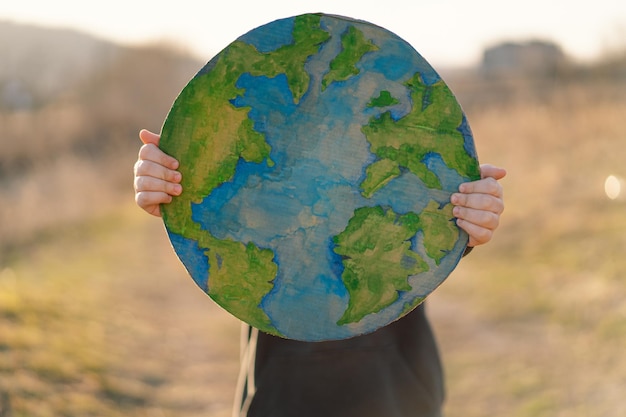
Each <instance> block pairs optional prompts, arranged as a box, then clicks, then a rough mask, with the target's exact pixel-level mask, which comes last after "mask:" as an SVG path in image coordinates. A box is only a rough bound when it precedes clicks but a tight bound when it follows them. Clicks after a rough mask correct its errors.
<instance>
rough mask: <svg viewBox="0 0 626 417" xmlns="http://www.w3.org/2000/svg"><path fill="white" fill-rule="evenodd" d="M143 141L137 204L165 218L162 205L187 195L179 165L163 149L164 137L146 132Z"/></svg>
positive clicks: (136, 180) (141, 137) (154, 214)
mask: <svg viewBox="0 0 626 417" xmlns="http://www.w3.org/2000/svg"><path fill="white" fill-rule="evenodd" d="M139 138H140V139H141V141H142V142H143V146H142V147H141V148H140V149H139V157H138V158H137V162H136V163H135V169H134V173H135V181H134V185H135V202H136V203H137V205H138V206H139V207H141V208H142V209H144V210H145V211H147V212H148V213H150V214H152V215H153V216H157V217H160V216H161V204H167V203H169V202H171V201H172V196H177V195H180V193H181V192H182V191H183V188H182V186H181V185H180V181H181V180H182V175H181V173H180V172H178V171H177V169H178V161H177V160H176V159H174V158H172V157H171V156H169V155H167V154H166V153H164V152H163V151H162V150H161V149H159V140H160V139H161V137H160V136H159V135H158V134H156V133H152V132H150V131H148V130H145V129H142V130H141V131H140V132H139Z"/></svg>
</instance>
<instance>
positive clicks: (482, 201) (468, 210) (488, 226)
mask: <svg viewBox="0 0 626 417" xmlns="http://www.w3.org/2000/svg"><path fill="white" fill-rule="evenodd" d="M480 176H481V179H480V180H477V181H473V182H466V183H463V184H461V185H460V186H459V192H458V193H454V194H452V196H451V197H450V202H451V203H452V204H453V205H454V206H455V207H454V210H453V213H454V216H455V217H456V218H457V221H456V222H457V225H458V226H459V227H460V228H461V229H463V230H465V231H466V232H467V234H468V235H469V243H468V245H467V246H469V247H474V246H478V245H483V244H485V243H487V242H489V241H490V240H491V238H492V237H493V233H494V231H495V230H496V229H497V228H498V225H499V224H500V215H501V214H502V212H503V211H504V200H503V191H502V186H501V185H500V183H499V182H498V180H500V179H502V178H504V177H505V176H506V170H504V169H503V168H498V167H495V166H493V165H481V166H480Z"/></svg>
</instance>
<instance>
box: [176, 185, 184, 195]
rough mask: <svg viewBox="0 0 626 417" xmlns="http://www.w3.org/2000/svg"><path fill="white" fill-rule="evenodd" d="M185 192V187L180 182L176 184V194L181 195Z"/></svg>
mask: <svg viewBox="0 0 626 417" xmlns="http://www.w3.org/2000/svg"><path fill="white" fill-rule="evenodd" d="M182 192H183V187H182V186H181V185H180V184H176V185H174V194H176V195H179V194H180V193H182Z"/></svg>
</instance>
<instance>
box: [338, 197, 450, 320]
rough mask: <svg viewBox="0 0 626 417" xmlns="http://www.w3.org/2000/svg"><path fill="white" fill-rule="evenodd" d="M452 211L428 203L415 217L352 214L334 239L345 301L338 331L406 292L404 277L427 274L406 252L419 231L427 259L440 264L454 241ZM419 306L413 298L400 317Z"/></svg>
mask: <svg viewBox="0 0 626 417" xmlns="http://www.w3.org/2000/svg"><path fill="white" fill-rule="evenodd" d="M452 208H453V206H452V204H445V205H443V206H440V205H439V203H437V202H435V201H432V200H431V201H430V202H429V203H428V205H427V206H426V208H424V210H423V211H422V212H421V213H419V214H416V213H407V214H404V215H398V214H396V213H394V212H393V210H391V209H386V210H385V209H383V208H381V207H363V208H359V209H357V210H355V212H354V216H353V217H352V218H351V219H350V221H349V222H348V226H347V227H346V229H345V230H344V231H342V232H341V233H340V234H338V235H337V236H335V237H334V243H335V245H336V246H335V248H334V251H335V253H337V254H338V255H340V256H341V257H342V259H343V266H344V272H343V274H342V276H341V278H342V281H343V283H344V285H345V286H346V289H347V290H348V294H349V296H350V299H349V301H348V307H347V308H346V311H345V312H344V314H343V316H342V317H341V318H340V319H339V321H338V322H337V324H338V325H344V324H348V323H356V322H358V321H360V320H361V319H362V318H363V317H365V316H366V315H368V314H372V313H376V312H378V311H381V310H382V309H384V308H385V307H388V306H390V305H391V304H393V303H394V302H395V301H396V300H397V299H398V291H410V290H411V286H410V285H409V283H408V279H409V277H411V276H413V275H417V274H419V273H421V272H425V271H428V269H429V267H428V264H427V263H426V262H425V261H424V260H423V259H422V258H421V257H420V255H419V254H417V253H415V252H414V251H413V250H411V239H412V238H413V237H414V236H415V235H416V234H417V233H418V232H419V231H421V232H422V233H423V235H424V246H425V251H426V254H427V255H428V257H430V258H431V259H433V260H434V261H435V263H436V264H439V263H440V262H441V259H442V258H443V257H444V256H445V255H446V254H447V253H448V252H450V251H451V250H452V249H453V248H454V245H455V244H456V242H457V240H458V238H459V230H458V228H457V227H456V226H455V224H454V222H453V215H452ZM422 301H423V298H421V297H418V298H416V299H415V300H414V301H413V303H406V304H405V305H404V310H403V312H405V313H406V312H407V311H410V310H411V309H412V308H414V307H415V306H416V305H418V304H419V303H421V302H422Z"/></svg>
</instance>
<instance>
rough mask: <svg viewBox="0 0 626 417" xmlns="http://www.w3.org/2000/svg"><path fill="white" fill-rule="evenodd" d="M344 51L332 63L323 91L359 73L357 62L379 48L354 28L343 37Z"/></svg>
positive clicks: (324, 79)
mask: <svg viewBox="0 0 626 417" xmlns="http://www.w3.org/2000/svg"><path fill="white" fill-rule="evenodd" d="M341 46H342V50H341V52H339V54H337V56H336V57H335V58H334V59H333V60H332V61H331V62H330V71H328V73H326V75H324V78H323V79H322V90H325V89H326V87H328V85H330V84H331V83H332V82H335V81H345V80H347V79H349V78H350V77H352V76H355V75H357V74H358V73H359V69H358V68H357V67H356V64H357V62H359V61H360V60H361V58H362V57H363V55H365V54H366V53H368V52H373V51H377V50H378V49H379V48H378V46H376V45H374V43H372V41H370V40H368V39H366V38H365V35H363V32H361V31H360V30H358V29H357V28H356V27H354V26H349V27H348V29H347V30H346V31H345V32H344V33H343V34H342V35H341Z"/></svg>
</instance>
